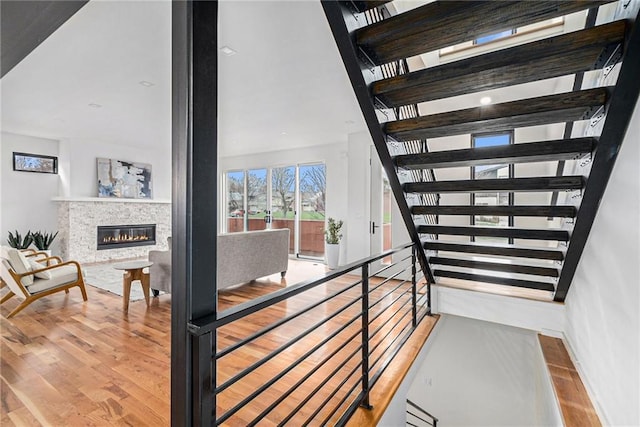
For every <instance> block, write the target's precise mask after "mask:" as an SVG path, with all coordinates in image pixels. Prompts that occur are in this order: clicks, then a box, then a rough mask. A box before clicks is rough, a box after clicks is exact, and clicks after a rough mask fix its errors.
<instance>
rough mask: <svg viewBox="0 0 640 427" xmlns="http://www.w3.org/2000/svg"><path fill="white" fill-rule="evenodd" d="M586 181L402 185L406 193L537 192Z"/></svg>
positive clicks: (573, 186) (504, 180) (558, 179)
mask: <svg viewBox="0 0 640 427" xmlns="http://www.w3.org/2000/svg"><path fill="white" fill-rule="evenodd" d="M585 182H586V180H585V178H584V177H583V176H550V177H536V178H496V179H469V180H459V181H430V182H408V183H406V184H403V185H402V189H403V190H404V192H405V193H479V192H485V191H490V192H495V191H512V192H535V191H558V190H579V189H581V188H583V187H584V184H585Z"/></svg>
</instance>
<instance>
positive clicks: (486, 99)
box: [480, 96, 491, 105]
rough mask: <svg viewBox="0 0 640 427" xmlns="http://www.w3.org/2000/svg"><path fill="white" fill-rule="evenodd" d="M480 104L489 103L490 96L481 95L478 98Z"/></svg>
mask: <svg viewBox="0 0 640 427" xmlns="http://www.w3.org/2000/svg"><path fill="white" fill-rule="evenodd" d="M480 104H482V105H489V104H491V97H490V96H483V97H482V98H480Z"/></svg>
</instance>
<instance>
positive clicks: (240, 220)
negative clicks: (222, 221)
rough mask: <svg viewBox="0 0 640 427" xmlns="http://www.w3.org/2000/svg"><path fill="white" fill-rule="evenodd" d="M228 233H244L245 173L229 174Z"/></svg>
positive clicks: (232, 172) (227, 194)
mask: <svg viewBox="0 0 640 427" xmlns="http://www.w3.org/2000/svg"><path fill="white" fill-rule="evenodd" d="M226 187H227V188H226V191H225V193H226V197H227V233H236V232H238V231H244V228H245V227H244V226H245V223H244V222H245V218H244V213H245V209H244V171H231V172H227V176H226Z"/></svg>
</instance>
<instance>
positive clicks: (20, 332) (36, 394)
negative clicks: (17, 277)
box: [0, 265, 429, 426]
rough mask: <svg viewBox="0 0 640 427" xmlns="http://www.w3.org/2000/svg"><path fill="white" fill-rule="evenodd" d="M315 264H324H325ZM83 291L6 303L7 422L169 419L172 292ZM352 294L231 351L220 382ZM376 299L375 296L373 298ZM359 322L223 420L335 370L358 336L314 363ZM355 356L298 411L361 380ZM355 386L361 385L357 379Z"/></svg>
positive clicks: (238, 330)
mask: <svg viewBox="0 0 640 427" xmlns="http://www.w3.org/2000/svg"><path fill="white" fill-rule="evenodd" d="M314 268H316V267H314ZM319 268H321V269H322V268H323V267H322V266H321V265H320V267H319ZM314 271H315V270H314ZM303 276H304V273H291V275H289V274H288V277H287V280H285V281H280V280H279V277H278V278H275V279H271V280H270V279H265V280H260V281H256V282H254V283H251V284H247V285H243V286H240V287H238V288H235V289H233V290H229V291H224V292H221V293H220V296H219V306H220V308H221V309H224V308H226V307H230V306H232V305H235V304H238V303H241V302H243V301H246V300H248V299H250V298H255V297H256V296H260V295H264V294H266V293H269V292H273V291H274V290H277V289H281V288H282V286H286V285H288V284H291V283H294V280H296V279H299V280H301V279H302V278H303ZM307 278H308V277H307ZM296 281H297V280H296ZM134 286H135V285H134ZM336 286H337V287H340V286H344V283H342V284H340V283H338V284H334V285H330V286H328V287H327V289H323V290H321V289H316V290H314V292H311V293H309V294H307V295H304V297H301V298H299V299H297V300H290V301H287V302H286V303H282V304H280V305H279V306H278V307H274V308H273V309H272V310H270V311H268V312H265V313H262V314H259V316H256V317H255V318H253V319H244V320H243V321H240V322H234V324H232V325H229V326H228V327H226V329H223V330H221V331H220V333H219V348H223V347H224V346H226V345H229V344H231V343H233V342H236V341H237V340H238V339H240V338H241V337H245V336H247V335H248V334H250V333H253V332H255V331H256V330H258V329H259V328H262V327H264V326H265V325H266V324H268V323H270V322H272V321H273V320H274V319H278V318H280V317H282V316H286V315H288V314H291V313H292V312H293V311H295V310H297V309H299V308H300V307H303V306H306V305H308V304H309V302H310V301H313V300H316V299H317V298H319V297H320V296H321V295H324V294H326V292H332V291H333V290H335V289H337V288H336ZM386 289H387V290H386V291H384V292H383V291H382V289H381V290H380V292H379V293H378V294H377V295H378V296H379V297H380V298H382V299H384V300H385V301H388V302H389V303H390V304H391V305H392V306H394V307H400V305H401V304H402V303H403V301H404V300H403V299H402V298H400V299H396V298H397V295H400V294H399V293H400V292H402V291H403V290H406V285H403V286H400V287H399V288H398V289H397V290H395V291H392V292H389V290H390V289H391V288H386ZM87 291H88V294H89V301H87V302H83V301H82V298H81V295H80V293H79V292H77V291H76V292H74V291H73V290H72V291H71V292H70V294H62V293H60V294H54V295H51V296H50V297H46V298H43V299H41V300H40V301H37V302H35V303H33V304H31V305H30V306H29V307H28V308H27V309H25V310H24V312H23V313H20V314H19V315H17V316H15V317H14V318H12V319H6V316H7V315H8V313H9V312H10V311H11V310H12V309H13V308H14V306H15V305H17V303H18V300H17V299H16V298H14V299H12V300H10V301H8V302H6V303H5V304H3V305H2V306H1V307H0V314H2V316H1V317H0V328H1V335H2V336H1V340H0V386H1V392H0V397H1V404H2V410H1V414H0V424H1V425H2V426H31V425H36V426H37V425H44V426H47V425H53V426H80V425H82V426H85V425H86V426H104V425H128V426H145V425H149V426H163V425H169V421H170V383H169V378H170V329H171V321H170V309H171V296H170V295H161V296H159V297H157V298H152V300H151V305H150V307H149V308H147V307H146V305H145V302H144V300H142V301H136V302H131V303H130V307H129V312H128V314H124V313H123V312H122V299H121V297H119V296H117V295H114V294H110V293H108V292H106V291H102V290H100V289H97V288H94V287H91V286H88V287H87ZM5 292H6V289H3V290H2V291H0V294H4V293H5ZM384 294H388V295H384ZM348 299H349V297H348V295H347V294H345V295H341V297H340V298H339V299H337V300H336V302H335V303H334V304H333V305H324V306H321V307H319V308H318V309H316V311H314V312H312V313H310V314H308V315H303V316H301V317H299V318H298V319H296V320H295V321H294V322H290V323H291V324H286V325H283V327H280V328H278V330H277V333H275V334H269V336H265V337H263V338H261V339H259V340H256V341H255V342H253V343H252V344H251V345H249V346H247V347H245V348H244V349H243V350H242V351H241V352H237V353H238V354H234V353H235V352H234V353H232V354H229V355H228V356H225V357H224V358H222V359H221V361H220V364H219V367H218V371H217V373H218V381H217V384H218V385H220V384H222V382H223V381H225V380H226V379H228V378H230V377H231V376H232V375H236V374H237V373H238V372H240V371H241V370H242V369H243V368H244V367H246V366H248V365H249V364H250V363H253V362H255V361H257V360H258V359H259V358H260V357H262V356H263V355H264V354H266V353H267V352H269V351H272V350H273V349H275V348H278V347H280V346H282V345H283V343H284V342H285V341H287V340H288V339H290V338H291V337H292V336H294V335H296V334H298V333H300V331H301V328H303V327H305V326H306V327H308V325H309V324H311V323H315V322H317V321H318V320H319V318H320V316H322V315H326V314H327V313H331V312H334V311H336V310H338V309H339V308H340V307H341V304H342V303H344V302H345V301H347V300H348ZM375 300H376V299H374V297H372V302H374V301H375ZM358 310H359V303H357V304H355V305H354V306H353V307H350V308H347V309H345V310H344V311H343V312H341V313H340V314H339V315H338V316H337V317H336V319H335V321H333V322H332V323H329V324H327V325H323V326H321V327H319V328H318V330H316V331H314V332H313V333H311V334H309V335H308V336H307V337H306V338H305V339H304V340H305V342H306V344H304V345H302V344H301V345H297V346H292V347H289V348H286V349H285V350H283V351H282V352H281V353H280V354H279V355H278V356H277V357H275V358H274V359H273V361H272V362H269V363H266V364H265V365H264V366H263V367H261V368H259V370H258V371H257V374H256V375H254V374H251V375H247V377H245V378H244V379H243V380H241V381H240V382H238V384H236V385H234V386H231V387H229V388H228V389H227V390H226V391H225V392H223V393H221V394H220V398H219V399H218V406H219V409H220V410H227V409H229V408H230V407H232V406H233V405H235V404H237V403H238V397H239V396H240V397H241V396H245V395H246V394H248V393H249V392H251V391H253V390H255V389H257V388H258V387H260V386H261V385H262V384H264V383H265V381H267V380H268V379H269V378H271V377H272V376H273V374H274V372H276V370H278V371H279V370H281V369H282V366H286V365H287V364H288V363H290V362H291V361H293V360H295V359H297V358H298V357H299V356H300V354H301V353H302V352H303V351H306V350H308V349H309V343H313V345H315V344H317V343H319V342H320V340H322V339H324V338H325V337H327V336H328V334H330V333H331V330H332V329H331V328H333V327H335V326H336V325H341V324H343V322H346V321H347V319H349V318H351V317H352V316H354V315H356V313H357V311H358ZM399 313H401V312H399ZM391 317H392V321H391V322H390V324H391V323H395V322H398V325H399V326H398V328H401V327H402V326H403V325H405V324H406V321H407V320H406V318H401V314H393V315H392V316H391ZM372 320H373V321H372V329H371V331H372V332H373V331H374V330H376V329H378V328H379V332H378V333H377V334H376V337H374V340H377V341H376V342H379V343H381V345H380V346H378V347H377V349H376V350H375V351H374V358H377V357H378V356H380V355H383V354H384V353H383V351H384V350H386V349H387V347H388V345H387V344H388V343H386V342H385V340H387V339H388V337H387V336H386V333H387V332H388V331H389V330H390V328H391V326H390V324H388V325H382V322H384V320H385V317H384V316H381V317H379V318H377V319H372ZM428 320H429V319H428ZM354 325H357V326H358V327H359V322H358V321H356V322H355V323H354ZM354 327H355V326H354ZM354 331H355V329H353V328H351V327H349V328H346V329H345V331H344V332H342V333H340V334H338V335H337V336H336V339H335V340H332V341H330V342H328V343H327V344H326V345H325V346H322V347H321V348H319V349H318V351H317V352H314V353H313V354H311V355H310V357H309V358H308V359H307V360H306V361H304V362H303V363H302V364H301V365H300V368H299V369H298V368H296V370H294V371H292V372H291V374H290V375H287V376H286V377H285V378H284V379H283V380H282V381H279V382H277V383H275V384H274V387H272V388H271V389H269V390H267V391H265V393H264V395H262V396H261V397H260V399H258V400H259V402H258V404H252V405H247V406H246V407H245V408H243V412H242V414H240V413H239V414H238V416H237V417H233V418H231V419H229V420H228V421H227V422H226V423H225V424H226V425H246V423H247V419H253V418H254V417H256V416H258V415H260V412H261V411H262V410H264V409H265V408H266V407H267V406H268V405H269V404H270V403H271V402H273V401H274V400H275V397H277V396H278V395H279V393H282V392H283V391H286V390H288V389H289V388H290V387H292V386H293V385H295V383H297V382H300V379H301V378H302V377H303V376H304V375H305V373H308V372H310V371H311V370H313V369H314V368H317V371H316V373H315V374H313V375H311V376H310V380H309V381H306V382H303V383H302V385H301V386H300V390H301V391H302V393H303V394H304V393H307V394H308V393H309V392H310V390H312V389H313V388H315V386H316V384H317V382H318V381H319V380H318V378H324V377H326V376H327V375H328V374H329V372H331V371H333V370H334V369H336V367H337V363H339V362H341V361H342V360H345V358H346V356H345V355H347V354H349V353H350V352H353V351H354V350H357V347H358V345H359V341H358V342H356V341H354V342H353V343H350V344H348V345H346V346H345V347H344V349H343V350H340V353H339V354H340V357H335V358H332V360H331V363H327V364H326V365H323V366H320V367H318V364H319V362H320V361H321V360H322V359H324V358H325V357H326V356H327V355H328V354H330V352H332V351H333V350H335V349H336V348H337V347H338V346H339V345H340V342H341V340H343V341H344V340H346V339H347V338H348V337H349V336H351V335H352V333H353V332H354ZM401 353H402V352H401ZM357 354H359V353H358V352H357V351H356V356H357ZM224 359H227V360H224ZM381 360H382V359H381ZM336 361H337V362H336ZM409 362H410V361H407V362H406V363H409ZM357 365H358V357H354V358H353V359H352V360H350V361H348V362H347V363H345V365H344V366H343V367H342V368H340V369H338V373H337V375H336V376H335V378H333V379H331V380H330V381H329V382H328V384H327V387H326V388H327V390H329V391H326V390H325V391H320V392H319V393H317V397H314V399H312V400H310V401H309V402H305V403H304V404H302V406H301V408H299V410H298V411H297V413H296V414H297V415H296V416H300V417H302V416H304V417H307V416H309V415H311V414H313V412H315V409H316V408H317V407H318V405H319V403H321V401H322V400H325V399H327V398H330V397H332V398H336V397H337V398H339V399H341V398H342V397H344V396H345V395H346V390H347V389H348V386H349V385H351V384H353V383H354V382H357V381H358V379H357V377H358V374H359V369H358V366H357ZM354 368H355V372H356V373H355V374H354V375H352V376H351V377H349V376H348V375H347V373H348V372H349V371H352V370H353V369H354ZM314 381H315V383H314ZM343 381H344V383H343ZM384 383H385V381H383V380H380V381H379V382H378V384H377V385H376V387H379V392H380V393H382V394H383V395H384V394H385V391H384V389H383V387H384V386H385V384H384ZM332 387H333V388H332ZM333 389H337V390H338V392H337V393H336V394H335V395H333V396H331V390H333ZM354 393H357V388H356V392H354ZM387 393H388V392H387ZM296 399H297V400H296ZM296 399H293V400H287V401H284V402H282V404H281V405H279V406H278V407H277V408H276V411H275V412H272V413H270V414H269V415H268V416H267V417H265V418H264V421H263V422H262V421H261V423H260V425H275V424H277V422H278V421H279V420H281V419H282V418H283V417H284V415H283V414H286V413H287V412H289V411H292V410H295V409H296V407H297V406H299V404H300V399H299V396H298V397H297V398H296ZM298 413H299V414H298ZM327 417H329V419H331V420H335V419H336V418H335V416H334V417H331V416H330V414H328V413H320V414H319V415H318V417H317V418H316V420H322V419H324V418H327ZM296 420H297V419H296V418H294V419H293V420H291V423H293V424H291V425H295V423H296V422H297V421H296ZM313 424H316V425H317V424H319V422H318V421H314V423H313Z"/></svg>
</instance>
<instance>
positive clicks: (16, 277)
mask: <svg viewBox="0 0 640 427" xmlns="http://www.w3.org/2000/svg"><path fill="white" fill-rule="evenodd" d="M38 254H43V255H46V254H44V253H42V252H40V253H38ZM38 261H39V262H42V261H46V262H47V266H46V267H43V268H41V269H39V270H33V271H29V272H27V273H22V274H18V273H16V272H15V271H14V270H13V268H8V269H7V270H8V271H9V274H10V275H11V278H12V279H13V281H14V282H15V283H14V284H15V285H17V286H18V288H17V289H14V287H13V286H9V284H8V283H7V285H8V286H9V288H10V290H9V292H8V293H7V294H6V295H5V296H4V297H2V299H1V300H0V304H3V303H4V302H5V301H8V300H9V299H11V298H12V297H13V296H14V295H16V293H15V292H14V291H15V290H18V289H19V290H20V291H21V293H22V294H23V296H24V297H25V300H24V301H22V302H21V303H20V304H19V305H18V306H17V307H16V308H15V309H14V310H13V311H12V312H11V313H9V315H8V316H7V318H11V317H13V316H15V315H16V314H18V313H19V312H20V311H22V310H23V309H24V308H25V307H27V306H28V305H29V304H31V303H32V302H34V301H36V300H38V299H40V298H42V297H46V296H47V295H51V294H53V293H56V292H60V291H65V293H67V294H68V293H69V289H70V288H73V287H75V286H77V287H79V288H80V292H82V299H83V300H84V301H87V299H88V298H87V290H86V288H85V283H84V277H83V276H82V270H81V269H80V264H78V263H77V262H76V261H66V262H62V259H61V258H60V257H57V256H53V257H46V258H43V259H38ZM52 261H56V263H55V264H51V262H52ZM65 265H73V266H75V267H76V271H77V276H78V278H77V280H75V281H73V282H69V283H65V284H61V285H58V286H56V287H53V288H51V289H46V290H44V291H40V292H36V293H34V294H32V293H30V292H29V290H28V289H27V288H26V287H25V286H24V285H23V284H22V281H21V279H22V278H23V277H25V276H30V275H35V274H36V273H40V272H41V271H46V270H53V269H55V268H59V267H62V266H65Z"/></svg>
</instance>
